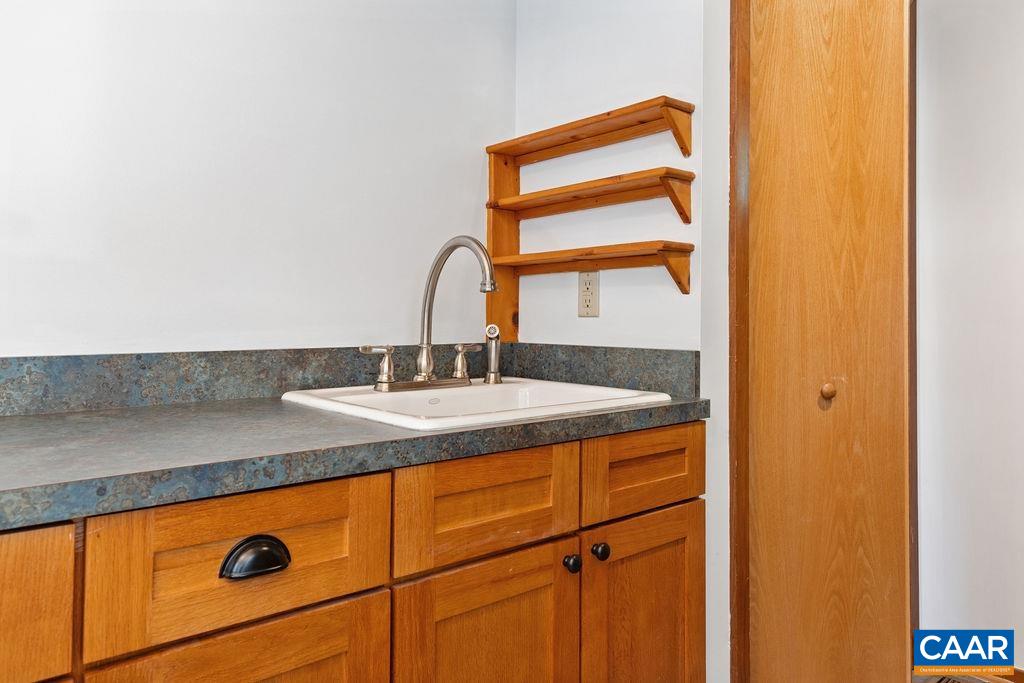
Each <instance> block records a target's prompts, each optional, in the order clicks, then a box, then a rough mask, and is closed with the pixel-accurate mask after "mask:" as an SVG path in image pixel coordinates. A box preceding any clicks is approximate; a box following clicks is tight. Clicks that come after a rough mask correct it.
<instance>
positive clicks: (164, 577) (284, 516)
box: [84, 474, 391, 662]
mask: <svg viewBox="0 0 1024 683" xmlns="http://www.w3.org/2000/svg"><path fill="white" fill-rule="evenodd" d="M390 495H391V476H390V475H389V474H375V475H369V476H363V477H353V478H350V479H340V480H335V481H328V482H322V483H317V484H308V485H303V486H295V487H289V488H283V489H276V490H273V491H263V492H259V493H248V494H243V495H238V496H229V497H225V498H215V499H211V500H203V501H197V502H194V503H185V504H181V505H168V506H164V507H157V508H152V509H148V510H139V511H136V512H126V513H120V514H115V515H107V516H104V517H95V518H91V519H89V520H88V521H87V522H86V539H85V543H86V545H85V615H86V616H85V637H84V659H85V661H86V662H95V661H99V660H103V659H107V658H110V657H114V656H117V655H121V654H125V653H128V652H132V651H135V650H139V649H143V648H146V647H150V646H153V645H157V644H160V643H166V642H170V641H174V640H178V639H180V638H185V637H188V636H193V635H197V634H200V633H204V632H207V631H212V630H215V629H218V628H223V627H226V626H231V625H233V624H238V623H242V622H244V621H249V620H252V619H257V618H260V617H264V616H268V615H271V614H276V613H279V612H283V611H286V610H289V609H293V608H296V607H302V606H304V605H309V604H312V603H315V602H319V601H322V600H327V599H330V598H334V597H340V596H342V595H345V594H347V593H353V592H355V591H359V590H364V589H367V588H372V587H374V586H379V585H383V584H385V583H387V581H388V578H389V577H388V565H389V557H390V552H389V551H390V543H389V531H390V525H389V519H390ZM257 534H270V535H272V536H274V537H275V538H277V539H279V540H280V541H281V542H282V543H283V544H284V545H285V546H286V547H287V549H288V551H289V554H290V558H291V563H290V564H289V565H288V567H287V568H286V569H284V570H283V571H278V572H275V573H269V574H266V575H262V576H254V577H251V578H247V579H243V580H230V579H227V578H221V576H220V571H221V565H222V562H223V561H224V559H225V557H226V556H227V555H228V553H229V552H230V551H231V550H232V548H233V547H235V546H236V544H237V543H239V541H242V540H243V539H245V538H247V537H250V536H253V535H257Z"/></svg>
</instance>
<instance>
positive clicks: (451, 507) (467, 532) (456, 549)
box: [394, 441, 579, 577]
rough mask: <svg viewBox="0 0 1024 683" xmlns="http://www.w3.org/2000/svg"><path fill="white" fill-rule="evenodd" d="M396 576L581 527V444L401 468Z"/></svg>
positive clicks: (396, 514)
mask: <svg viewBox="0 0 1024 683" xmlns="http://www.w3.org/2000/svg"><path fill="white" fill-rule="evenodd" d="M394 519H395V546H394V547H395V566H394V575H395V576H396V577H399V576H408V575H409V574H414V573H416V572H420V571H425V570H427V569H431V568H434V567H440V566H442V565H446V564H451V563H454V562H459V561H461V560H466V559H469V558H472V557H479V556H481V555H486V554H488V553H492V552H495V551H498V550H505V549H508V548H513V547H515V546H517V545H521V544H524V543H530V542H533V541H537V540H540V539H543V538H547V537H549V536H555V535H557V534H562V533H566V532H568V531H572V530H574V529H576V528H578V526H579V443H578V442H575V441H573V442H570V443H564V444H556V445H553V446H542V447H539V448H527V449H524V450H521V451H511V452H508V453H498V454H495V455H486V456H480V457H475V458H466V459H464V460H452V461H448V462H440V463H433V464H430V465H419V466H417V467H408V468H405V469H401V470H397V471H396V472H395V508H394Z"/></svg>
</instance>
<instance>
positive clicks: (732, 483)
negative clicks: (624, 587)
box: [729, 0, 750, 681]
mask: <svg viewBox="0 0 1024 683" xmlns="http://www.w3.org/2000/svg"><path fill="white" fill-rule="evenodd" d="M729 21H730V30H729V34H730V47H729V50H730V59H729V607H730V611H731V613H732V614H731V617H730V621H729V623H730V627H729V628H730V638H729V641H730V650H731V652H730V669H731V680H732V681H749V680H750V548H749V529H748V523H749V521H750V492H749V485H750V482H749V477H748V471H747V462H748V459H749V453H748V450H747V438H746V436H747V431H748V428H749V417H750V415H749V403H748V400H749V396H748V394H747V388H748V386H749V383H748V376H749V364H750V358H749V343H748V342H749V339H750V336H749V327H748V324H749V308H748V304H749V289H748V283H749V275H748V255H749V249H750V245H749V229H750V223H749V217H750V214H749V188H750V0H732V6H731V11H730V17H729Z"/></svg>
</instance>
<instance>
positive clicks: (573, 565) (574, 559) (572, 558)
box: [562, 555, 583, 574]
mask: <svg viewBox="0 0 1024 683" xmlns="http://www.w3.org/2000/svg"><path fill="white" fill-rule="evenodd" d="M562 566H564V567H565V568H566V569H568V570H569V573H570V574H578V573H579V571H580V570H581V569H583V558H582V557H580V556H579V555H566V556H565V557H563V558H562Z"/></svg>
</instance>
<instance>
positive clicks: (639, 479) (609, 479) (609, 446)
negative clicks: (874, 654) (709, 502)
mask: <svg viewBox="0 0 1024 683" xmlns="http://www.w3.org/2000/svg"><path fill="white" fill-rule="evenodd" d="M581 466H582V476H581V479H582V489H583V490H582V496H583V505H582V512H581V518H582V519H581V521H582V523H583V525H584V526H589V525H591V524H597V523H599V522H603V521H605V520H608V519H615V518H617V517H624V516H626V515H631V514H634V513H637V512H643V511H644V510H650V509H652V508H656V507H659V506H662V505H668V504H669V503H675V502H677V501H681V500H686V499H688V498H695V497H696V496H699V495H701V494H702V493H704V423H703V422H688V423H686V424H681V425H672V426H670V427H658V428H656V429H645V430H643V431H639V432H626V433H624V434H613V435H612V436H602V437H600V438H597V439H587V440H585V441H584V442H583V452H582V455H581Z"/></svg>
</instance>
